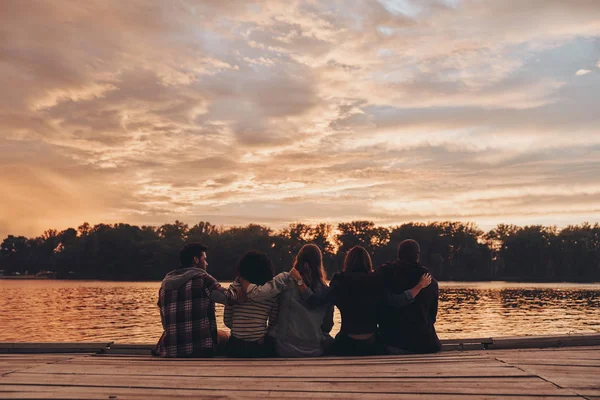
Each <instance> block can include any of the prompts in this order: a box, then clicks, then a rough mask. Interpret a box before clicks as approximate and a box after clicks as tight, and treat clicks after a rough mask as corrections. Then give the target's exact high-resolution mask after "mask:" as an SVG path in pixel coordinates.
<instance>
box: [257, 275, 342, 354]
mask: <svg viewBox="0 0 600 400" xmlns="http://www.w3.org/2000/svg"><path fill="white" fill-rule="evenodd" d="M326 290H327V287H326V286H323V287H319V288H317V289H316V291H317V293H321V292H324V291H326ZM247 294H248V298H249V299H253V300H265V299H270V298H273V297H275V296H277V295H279V296H280V297H279V316H278V322H277V325H276V326H275V327H274V329H273V330H272V331H270V332H269V335H271V336H273V337H274V338H276V339H277V341H278V342H279V341H281V342H283V343H287V344H290V345H292V346H295V347H299V348H302V349H307V350H310V349H312V350H313V351H314V352H317V353H318V351H319V350H321V349H323V347H324V345H325V343H326V341H327V340H330V339H331V337H330V336H329V332H330V331H331V328H332V327H333V305H331V304H327V305H324V306H321V307H316V308H314V309H311V308H309V307H307V306H306V304H305V302H304V300H303V299H302V293H301V292H300V289H298V285H297V284H296V282H294V280H293V279H292V277H291V276H290V274H289V273H287V272H282V273H280V274H278V275H276V276H275V277H274V278H273V280H271V281H269V282H267V283H265V284H264V285H262V286H257V285H253V284H250V285H249V286H248V290H247ZM298 355H299V356H300V355H302V354H298Z"/></svg>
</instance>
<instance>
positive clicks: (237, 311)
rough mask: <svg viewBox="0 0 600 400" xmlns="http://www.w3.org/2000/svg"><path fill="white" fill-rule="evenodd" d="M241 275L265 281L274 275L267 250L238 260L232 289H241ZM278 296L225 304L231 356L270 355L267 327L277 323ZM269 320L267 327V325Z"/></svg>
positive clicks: (254, 282) (227, 348)
mask: <svg viewBox="0 0 600 400" xmlns="http://www.w3.org/2000/svg"><path fill="white" fill-rule="evenodd" d="M239 278H242V279H246V280H248V281H249V282H250V283H253V284H256V285H262V284H265V283H266V282H268V281H269V280H271V279H272V278H273V268H272V264H271V261H270V260H269V258H268V257H267V256H266V254H264V253H260V252H257V251H250V252H248V253H246V254H245V255H244V256H243V257H242V258H241V259H240V261H239V263H238V278H237V279H236V280H235V281H234V282H233V283H232V284H231V285H230V290H235V291H238V289H239V290H241V288H242V285H241V284H240V283H239ZM278 309H279V298H278V297H277V296H276V297H273V298H268V299H263V300H254V299H249V300H248V301H245V302H242V303H237V304H234V305H227V306H225V312H224V314H223V321H224V323H225V325H226V326H227V327H228V328H230V329H231V338H230V339H229V342H228V343H227V347H226V353H227V355H228V356H229V357H265V356H269V355H271V348H270V347H271V346H270V343H266V342H265V335H266V333H267V329H270V330H273V328H274V326H275V325H276V324H277V314H278ZM267 321H268V323H269V324H268V327H267Z"/></svg>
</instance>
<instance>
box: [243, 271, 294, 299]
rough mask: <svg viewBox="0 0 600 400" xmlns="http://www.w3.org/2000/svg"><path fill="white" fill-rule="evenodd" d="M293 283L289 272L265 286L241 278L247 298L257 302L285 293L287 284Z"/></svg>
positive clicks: (276, 276)
mask: <svg viewBox="0 0 600 400" xmlns="http://www.w3.org/2000/svg"><path fill="white" fill-rule="evenodd" d="M290 281H291V277H290V274H289V273H288V272H282V273H280V274H277V275H275V276H274V277H273V279H272V280H270V281H269V282H267V283H265V284H264V285H260V286H258V285H255V284H253V283H250V282H249V281H247V280H246V279H244V278H242V277H240V283H241V284H242V288H243V289H244V291H245V293H246V296H247V297H248V298H249V299H252V300H255V301H261V300H267V299H271V298H273V297H275V296H277V295H278V294H279V293H281V292H283V290H284V289H285V287H286V286H287V284H288V283H289V282H290Z"/></svg>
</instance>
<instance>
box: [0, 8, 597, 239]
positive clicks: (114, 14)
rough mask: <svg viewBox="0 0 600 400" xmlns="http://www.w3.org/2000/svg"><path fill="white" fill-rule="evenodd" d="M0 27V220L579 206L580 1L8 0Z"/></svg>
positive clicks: (591, 154)
mask: <svg viewBox="0 0 600 400" xmlns="http://www.w3.org/2000/svg"><path fill="white" fill-rule="evenodd" d="M34 10H35V11H34ZM532 15H535V16H536V17H535V18H534V19H532V18H531V16H532ZM0 39H2V41H1V43H2V45H1V46H0V85H2V87H3V96H0V132H2V133H1V134H0V169H1V170H2V171H3V173H2V174H0V184H2V186H3V188H5V192H7V193H9V194H7V195H6V196H4V197H3V198H2V199H0V209H1V210H2V211H1V212H0V235H4V234H7V233H9V232H10V233H16V234H39V233H40V232H41V231H42V230H43V229H46V228H50V227H56V228H64V227H67V226H68V225H76V224H78V223H80V222H83V221H84V220H88V221H89V222H92V223H93V222H111V221H112V222H116V221H126V222H130V223H151V224H160V223H163V222H168V221H171V220H173V219H175V218H178V219H180V220H184V221H187V222H191V223H193V222H196V220H197V219H199V218H202V219H206V220H210V221H211V222H213V223H227V224H236V223H246V222H265V223H269V224H271V225H273V226H274V227H278V226H282V225H284V224H285V223H287V222H291V221H296V220H303V221H318V220H321V219H322V220H326V221H329V222H336V221H341V220H349V219H356V218H361V219H373V220H376V221H377V222H379V223H398V222H403V221H407V220H410V219H417V220H428V219H452V218H458V219H465V220H466V219H468V220H474V221H476V222H480V223H481V224H484V225H485V226H489V225H492V224H495V223H498V222H519V221H521V222H527V221H533V220H535V221H547V223H554V222H555V221H562V223H572V222H580V221H583V220H584V219H590V218H597V216H598V207H597V204H594V202H593V200H592V199H593V198H595V197H594V196H597V194H598V192H597V191H596V190H597V187H598V173H597V172H598V170H599V168H600V154H599V151H598V146H600V135H599V134H598V128H597V127H598V126H599V123H600V120H599V118H600V117H598V113H597V112H596V108H597V105H596V104H597V99H596V97H597V93H598V90H599V89H600V75H598V74H591V73H589V72H591V71H590V70H587V69H581V70H579V71H577V72H576V73H575V74H573V65H579V66H588V65H597V63H598V59H599V57H600V54H599V51H598V49H599V48H600V47H599V44H600V7H599V6H598V4H597V3H596V2H591V1H589V0H573V1H570V2H568V4H567V3H566V2H564V1H561V0H532V1H527V2H523V1H517V0H507V1H505V2H501V3H500V2H495V1H479V0H477V1H475V0H464V1H451V2H449V1H435V0H428V1H418V2H417V1H403V2H389V1H381V2H379V1H355V2H336V1H324V2H304V1H291V2H280V1H268V0H265V1H258V2H250V3H249V2H242V1H228V2H220V1H205V0H202V1H201V0H183V1H180V2H176V3H173V4H171V3H165V2H161V1H153V0H152V1H137V0H132V1H128V2H118V1H116V0H90V1H86V2H84V3H67V2H41V1H40V2H34V3H30V4H23V3H22V2H20V1H17V0H7V1H3V2H1V4H0ZM597 66H599V65H597ZM599 67H600V66H599ZM581 71H584V72H585V71H588V72H586V74H587V75H586V78H585V79H584V80H582V79H579V76H580V75H582V72H581ZM4 171H6V173H5V172H4Z"/></svg>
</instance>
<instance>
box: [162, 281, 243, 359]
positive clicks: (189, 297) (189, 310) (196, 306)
mask: <svg viewBox="0 0 600 400" xmlns="http://www.w3.org/2000/svg"><path fill="white" fill-rule="evenodd" d="M215 291H216V292H221V293H222V294H223V295H224V297H225V298H226V299H227V300H235V299H236V294H235V293H232V292H231V291H229V290H227V289H225V288H223V287H222V286H221V285H220V284H219V282H217V280H216V279H215V278H213V277H212V276H211V275H209V274H208V273H206V272H204V271H203V273H201V274H200V275H198V276H196V277H194V278H192V279H191V280H189V281H187V282H186V283H184V284H183V285H182V286H180V287H179V289H177V290H165V289H164V288H163V287H161V288H160V290H159V292H158V307H159V308H160V318H161V321H162V325H163V328H164V332H163V334H162V336H161V337H160V339H159V341H158V343H157V344H156V347H155V349H154V351H153V354H155V355H159V356H161V357H212V356H213V355H214V354H215V351H216V348H217V320H216V317H215V302H214V301H213V300H212V299H211V293H212V292H215ZM221 297H223V296H221Z"/></svg>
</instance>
